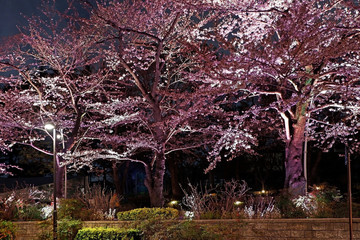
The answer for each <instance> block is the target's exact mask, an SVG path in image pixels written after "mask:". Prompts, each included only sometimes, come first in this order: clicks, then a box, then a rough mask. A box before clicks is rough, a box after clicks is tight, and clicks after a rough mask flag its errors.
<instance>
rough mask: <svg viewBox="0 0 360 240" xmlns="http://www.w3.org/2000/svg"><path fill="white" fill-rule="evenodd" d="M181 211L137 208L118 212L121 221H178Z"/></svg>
mask: <svg viewBox="0 0 360 240" xmlns="http://www.w3.org/2000/svg"><path fill="white" fill-rule="evenodd" d="M178 217H179V210H177V209H175V208H136V209H133V210H130V211H125V212H118V214H117V218H118V219H119V220H146V219H153V218H158V219H163V220H165V219H176V218H178Z"/></svg>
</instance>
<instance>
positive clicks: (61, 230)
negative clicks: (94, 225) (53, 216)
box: [57, 219, 82, 240]
mask: <svg viewBox="0 0 360 240" xmlns="http://www.w3.org/2000/svg"><path fill="white" fill-rule="evenodd" d="M81 228H82V222H81V221H80V220H70V219H62V220H61V221H59V222H58V229H57V233H58V239H60V240H72V239H75V236H76V234H77V233H78V231H79V230H80V229H81Z"/></svg>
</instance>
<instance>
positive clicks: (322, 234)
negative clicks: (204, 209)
mask: <svg viewBox="0 0 360 240" xmlns="http://www.w3.org/2000/svg"><path fill="white" fill-rule="evenodd" d="M15 223H16V225H17V229H18V231H17V235H16V240H31V239H36V237H37V236H38V234H39V231H40V223H39V222H15ZM128 223H129V222H123V221H88V222H84V226H85V227H100V226H103V227H106V226H107V227H121V226H125V225H127V224H128ZM195 223H196V224H198V225H206V226H207V227H208V228H209V229H212V230H214V231H216V232H217V233H219V234H220V235H221V236H223V239H224V240H241V239H243V240H300V239H301V240H310V239H313V240H320V239H321V240H338V239H349V224H348V219H344V218H331V219H319V218H317V219H241V220H198V221H195ZM353 239H354V240H360V219H359V218H357V219H354V220H353Z"/></svg>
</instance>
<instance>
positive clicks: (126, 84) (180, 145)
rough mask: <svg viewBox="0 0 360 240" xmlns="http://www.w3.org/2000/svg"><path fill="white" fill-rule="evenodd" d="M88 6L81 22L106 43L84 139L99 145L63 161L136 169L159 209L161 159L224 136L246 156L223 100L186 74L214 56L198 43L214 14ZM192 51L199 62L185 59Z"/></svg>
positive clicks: (148, 4) (176, 6) (153, 4)
mask: <svg viewBox="0 0 360 240" xmlns="http://www.w3.org/2000/svg"><path fill="white" fill-rule="evenodd" d="M89 6H90V8H91V9H92V12H91V17H90V19H89V23H88V24H89V25H91V26H92V29H93V30H94V35H95V36H97V38H98V39H97V42H99V43H104V46H106V47H105V48H104V55H103V57H104V59H105V61H106V64H105V65H106V68H107V69H108V71H109V72H110V73H111V76H109V78H108V79H107V81H106V82H104V84H103V88H104V92H103V96H102V97H103V98H104V99H103V100H104V102H106V104H99V103H97V102H95V103H94V104H93V105H92V108H94V109H97V111H98V114H99V116H101V121H97V122H96V123H95V122H94V124H96V126H97V127H96V128H97V129H98V132H94V133H95V134H94V135H92V137H93V139H96V138H97V139H98V140H99V142H101V144H99V146H98V148H97V149H96V150H94V149H93V146H91V145H89V147H88V149H87V150H84V151H78V152H74V153H73V154H69V155H67V156H64V157H65V158H68V159H69V161H73V159H78V161H75V165H74V166H75V167H76V168H78V167H81V166H82V165H84V164H85V165H86V164H90V163H91V162H92V161H93V160H94V159H112V160H116V161H124V160H125V161H131V162H136V163H139V164H142V165H143V167H144V169H145V173H146V179H145V186H146V187H147V189H148V192H149V196H150V202H151V205H152V206H162V205H163V204H164V195H163V179H164V174H165V170H166V169H165V162H166V159H167V155H168V154H170V153H172V152H174V151H184V150H189V149H193V148H197V147H210V146H211V145H216V144H215V143H216V142H218V141H222V139H225V138H226V137H227V138H228V139H229V138H234V139H237V143H236V149H238V150H247V151H250V149H251V148H250V146H249V144H253V143H255V140H254V138H253V136H252V135H251V133H248V132H247V131H246V128H245V127H243V126H242V125H241V121H240V120H239V119H235V118H233V113H231V112H226V111H224V109H223V108H221V107H220V106H219V105H220V104H221V103H222V102H224V100H221V99H217V98H218V96H219V95H222V94H224V93H223V92H222V91H219V90H220V89H218V88H214V87H213V86H212V83H213V82H212V81H210V82H207V77H201V76H199V75H197V74H196V73H194V72H193V71H194V70H196V71H197V69H198V67H200V66H202V65H204V63H203V62H204V61H205V60H206V61H207V60H211V59H210V57H211V56H214V54H213V53H212V52H211V51H209V49H208V48H207V47H206V45H204V41H203V39H201V38H198V37H199V36H200V35H199V34H198V32H199V31H201V28H202V27H204V25H205V24H206V23H207V22H208V21H209V19H213V18H214V17H215V16H214V15H212V14H208V15H207V16H206V14H204V13H202V12H201V11H197V10H198V9H197V8H193V7H192V6H190V5H187V4H184V3H182V2H181V1H165V0H158V1H150V0H148V1H119V2H111V3H109V4H104V3H103V2H98V3H97V5H96V6H92V5H90V4H89ZM189 43H191V44H189ZM194 48H196V49H199V50H201V51H203V53H204V54H205V55H206V54H208V56H207V58H205V59H202V57H203V56H204V55H201V57H200V58H197V57H196V56H193V55H194V54H197V51H196V50H195V49H194ZM199 56H200V55H199ZM215 103H217V104H215ZM229 128H231V129H233V130H236V132H235V131H229V130H228V129H229ZM219 145H221V144H220V143H219ZM234 146H235V144H234V145H233V146H231V147H233V148H234V149H235V147H234ZM228 147H230V146H228Z"/></svg>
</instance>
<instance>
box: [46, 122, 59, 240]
mask: <svg viewBox="0 0 360 240" xmlns="http://www.w3.org/2000/svg"><path fill="white" fill-rule="evenodd" d="M45 129H46V130H52V131H53V164H54V173H53V174H54V189H53V191H54V210H53V239H54V240H56V239H57V210H56V128H55V126H54V125H53V124H51V123H48V124H46V125H45Z"/></svg>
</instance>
